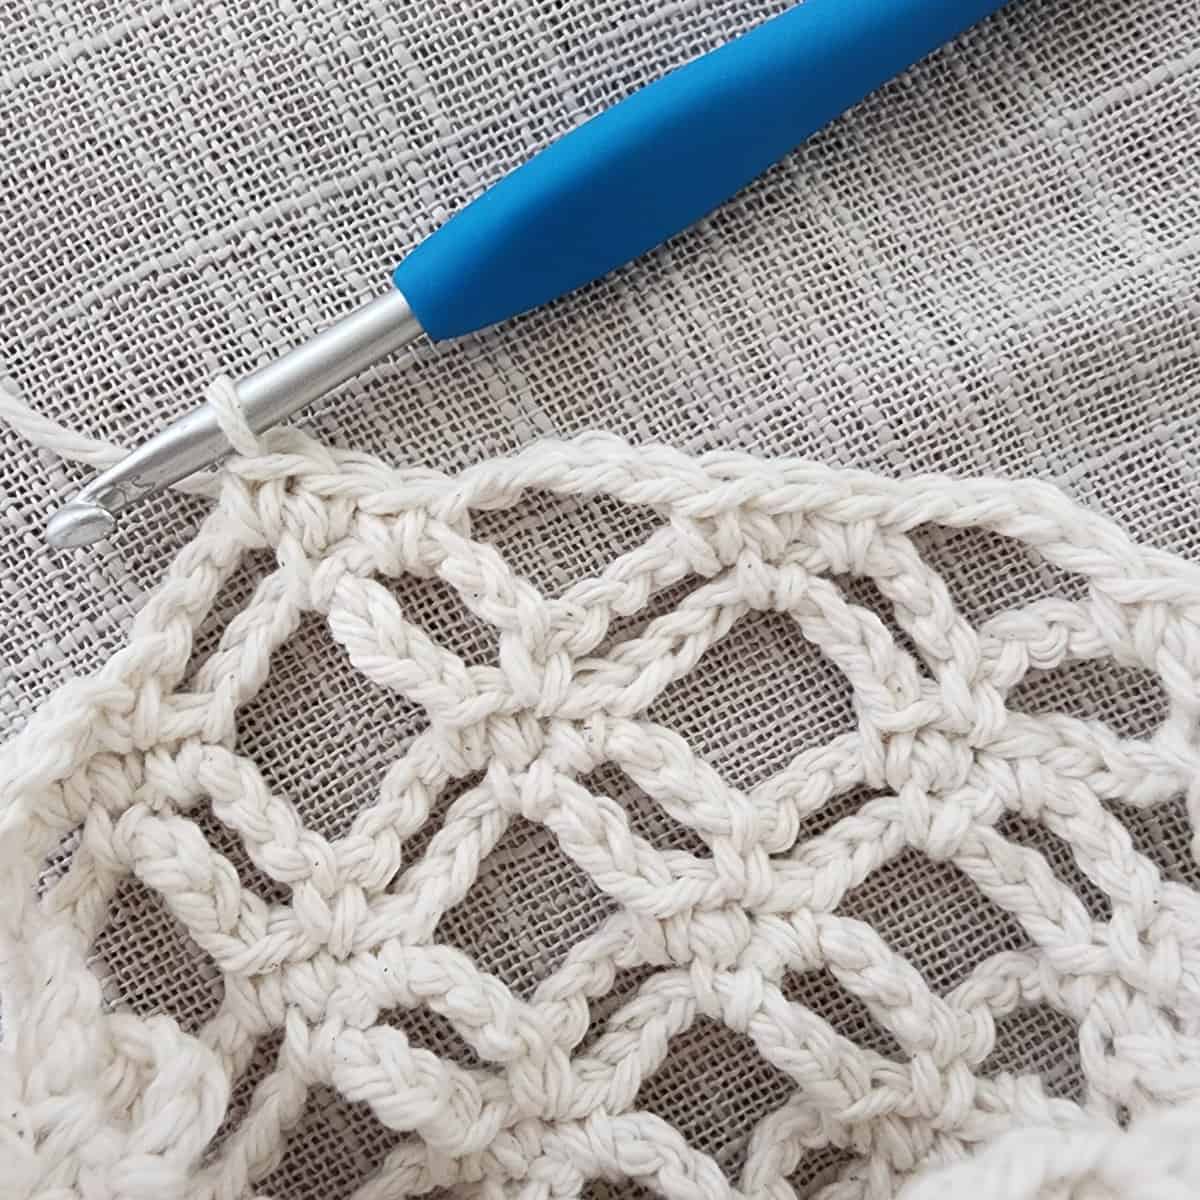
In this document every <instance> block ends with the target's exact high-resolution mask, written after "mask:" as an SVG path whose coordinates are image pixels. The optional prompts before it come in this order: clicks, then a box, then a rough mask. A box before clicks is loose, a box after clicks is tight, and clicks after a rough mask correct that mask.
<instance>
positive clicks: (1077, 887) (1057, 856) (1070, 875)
mask: <svg viewBox="0 0 1200 1200" xmlns="http://www.w3.org/2000/svg"><path fill="white" fill-rule="evenodd" d="M996 832H997V833H1000V834H1003V836H1004V837H1006V838H1008V839H1009V841H1012V842H1016V843H1018V844H1019V845H1022V846H1026V847H1028V848H1029V849H1030V850H1036V851H1037V852H1038V853H1039V854H1040V855H1041V856H1042V857H1043V858H1044V859H1045V860H1046V862H1047V863H1048V864H1049V866H1050V869H1051V870H1052V871H1053V872H1054V874H1055V875H1057V876H1058V878H1059V879H1060V880H1061V881H1062V882H1063V884H1064V885H1065V886H1066V887H1067V888H1068V889H1069V890H1070V891H1071V892H1073V893H1074V894H1075V896H1076V897H1078V899H1079V900H1080V901H1081V902H1082V903H1083V906H1084V908H1086V909H1087V911H1088V912H1089V913H1090V914H1091V917H1092V919H1093V920H1096V921H1107V920H1108V919H1109V918H1110V917H1111V916H1112V900H1111V899H1109V897H1108V895H1107V894H1106V893H1105V892H1104V890H1103V889H1102V888H1101V887H1099V886H1098V885H1097V884H1095V883H1093V882H1092V881H1091V880H1090V879H1089V878H1088V877H1087V875H1085V874H1084V873H1083V871H1082V870H1081V869H1080V867H1079V864H1078V863H1077V862H1076V861H1075V854H1074V852H1073V851H1072V849H1071V846H1070V843H1069V842H1067V841H1065V840H1064V839H1063V838H1060V837H1059V836H1058V835H1057V834H1055V833H1052V832H1051V831H1050V830H1049V829H1047V828H1046V826H1045V825H1043V824H1042V823H1041V822H1040V821H1034V820H1031V819H1030V818H1029V817H1022V816H1020V815H1018V814H1017V813H1005V814H1004V816H1002V817H1001V818H1000V820H999V821H997V822H996Z"/></svg>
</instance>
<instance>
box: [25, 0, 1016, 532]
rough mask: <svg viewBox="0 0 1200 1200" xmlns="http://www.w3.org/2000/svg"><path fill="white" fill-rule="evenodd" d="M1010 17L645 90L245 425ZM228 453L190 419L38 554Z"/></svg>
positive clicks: (513, 299) (456, 233)
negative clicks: (968, 34) (974, 29)
mask: <svg viewBox="0 0 1200 1200" xmlns="http://www.w3.org/2000/svg"><path fill="white" fill-rule="evenodd" d="M1005 2H1006V0H805V2H804V3H801V4H800V5H799V6H798V7H796V8H792V9H789V10H788V11H786V12H784V13H781V14H780V15H779V16H776V17H773V18H771V19H770V20H768V21H766V22H764V23H763V24H761V25H759V26H757V27H755V28H754V29H752V30H750V31H749V32H748V33H746V34H743V35H742V36H741V37H739V38H736V39H735V40H734V41H732V42H729V43H727V44H726V45H724V46H721V47H719V48H718V49H716V50H713V51H711V52H710V53H708V54H705V55H703V56H701V57H700V58H697V59H694V60H693V61H692V62H690V63H688V64H686V65H685V66H683V67H680V68H678V69H677V70H675V71H672V72H671V73H670V74H668V75H665V76H663V77H662V78H660V79H658V80H656V81H655V82H653V83H650V84H648V85H647V86H646V87H644V88H642V89H641V90H639V91H636V92H634V93H633V94H632V95H630V96H629V97H627V98H626V99H624V100H622V101H621V102H620V103H619V104H617V105H615V106H614V107H612V108H610V109H608V110H606V111H605V112H602V113H601V114H600V115H599V116H596V117H593V118H592V119H591V120H589V121H587V122H585V123H584V124H582V125H580V126H578V127H577V128H576V129H574V130H572V131H571V132H569V133H567V134H566V135H564V136H563V137H562V138H560V139H559V140H558V141H555V142H552V143H551V144H550V145H549V146H548V147H546V148H545V149H544V150H542V151H541V152H540V153H538V154H536V155H534V157H532V158H531V159H529V160H528V161H527V162H525V163H524V164H523V165H522V166H520V167H518V168H517V169H516V170H514V171H513V172H511V173H510V174H509V175H507V176H505V177H504V178H503V179H501V180H500V181H499V182H498V183H496V184H494V185H493V186H492V187H491V188H489V189H488V190H487V191H486V192H484V193H483V194H482V195H481V196H479V197H478V198H477V199H476V200H474V201H473V202H472V203H470V204H469V205H467V207H466V208H464V209H462V210H461V211H460V212H458V213H457V214H456V215H455V216H453V217H451V219H450V220H449V221H447V222H446V223H445V224H444V225H443V226H441V228H439V229H438V230H436V231H435V232H434V233H433V234H432V235H430V236H429V237H428V238H426V239H425V240H424V241H423V242H421V243H420V244H419V245H418V246H417V247H416V248H415V249H414V250H413V251H412V252H411V253H410V254H409V255H408V256H407V257H406V258H404V259H403V261H402V262H401V263H400V265H399V266H398V267H396V269H395V271H394V273H393V276H392V283H393V285H394V286H393V287H392V289H391V290H389V292H388V293H387V294H385V295H383V296H380V297H379V298H378V299H375V300H372V301H370V302H369V303H368V304H366V305H365V306H363V307H362V308H360V309H357V310H356V311H354V312H352V313H351V314H350V315H349V316H347V317H345V318H343V319H342V320H340V321H338V322H337V323H335V324H334V325H332V326H330V327H329V328H328V329H326V330H325V331H324V332H322V333H320V334H318V335H317V336H316V337H315V338H313V339H311V340H310V341H308V342H307V343H305V344H303V345H301V346H299V347H298V348H296V349H293V350H291V351H289V352H287V353H285V354H284V355H283V356H282V357H280V358H278V359H276V360H275V361H274V362H271V363H268V364H267V365H266V366H263V367H260V368H259V369H258V370H256V371H254V372H253V373H252V374H250V375H248V376H246V377H245V378H244V379H242V380H240V381H239V382H238V383H237V385H236V393H237V399H238V403H239V405H240V407H241V409H242V412H243V413H244V415H245V418H246V421H247V423H248V424H249V426H250V427H251V428H252V429H253V430H254V431H255V432H261V431H262V430H264V429H267V428H269V427H270V426H272V425H275V424H277V423H278V422H280V421H282V420H283V419H284V418H285V417H287V416H289V415H290V414H292V413H294V412H296V411H297V410H298V409H300V408H302V407H304V406H305V405H306V404H309V403H310V402H312V401H313V400H315V399H316V398H317V397H318V396H322V395H324V394H325V393H327V392H329V391H330V390H331V389H333V388H335V387H337V386H338V385H339V384H341V383H344V382H345V381H346V380H347V379H350V378H351V377H352V376H354V375H356V374H357V373H358V372H360V371H362V370H363V369H364V368H365V367H367V366H368V365H369V364H371V363H374V362H376V361H378V360H379V359H381V358H383V357H384V356H385V355H388V354H390V353H392V352H393V351H395V350H398V349H400V348H401V347H403V346H406V345H408V344H409V343H411V342H413V341H415V340H416V339H418V338H419V337H422V336H425V337H428V338H430V339H433V340H435V341H436V340H442V339H447V338H456V337H461V336H463V335H464V334H468V333H472V332H474V331H476V330H479V329H484V328H486V327H488V326H491V325H494V324H496V323H498V322H500V321H504V320H506V319H508V318H510V317H514V316H517V315H518V314H520V313H523V312H526V311H528V310H529V309H532V308H536V307H538V306H540V305H542V304H546V303H548V302H549V301H551V300H554V299H556V298H557V297H559V296H562V295H564V294H565V293H567V292H571V291H574V290H575V289H576V288H578V287H580V286H582V285H584V284H586V283H589V282H591V281H593V280H595V279H599V278H601V277H602V276H604V275H607V274H608V273H609V272H610V271H612V270H614V269H615V268H617V267H619V266H622V265H623V264H625V263H627V262H630V261H631V260H633V259H635V258H638V257H639V256H641V255H642V254H643V253H645V252H646V251H648V250H651V249H653V248H654V247H655V246H657V245H659V244H661V243H662V242H664V241H666V240H667V239H668V238H670V237H672V236H673V235H674V234H677V233H679V232H681V231H682V230H684V229H686V228H688V227H689V226H690V225H692V224H694V223H695V222H696V221H698V220H699V219H700V218H701V217H703V216H705V215H706V214H707V213H709V212H711V211H712V210H713V209H715V208H716V207H717V206H718V205H720V204H721V203H722V202H724V201H725V200H727V199H728V198H729V197H730V196H732V195H734V194H735V193H736V192H738V191H740V190H741V189H742V188H743V187H744V186H745V185H746V184H748V183H749V182H750V181H751V180H753V179H754V178H755V177H756V176H758V175H760V174H761V173H762V172H763V171H765V170H766V169H767V168H768V167H769V166H771V164H772V163H774V162H776V161H778V160H779V159H780V158H782V157H783V156H784V155H785V154H787V153H788V152H789V151H791V150H792V149H794V148H795V147H796V146H797V145H799V144H800V143H801V142H802V141H804V139H805V138H807V137H809V136H810V135H811V134H813V133H815V132H816V131H817V130H818V129H820V128H822V127H823V126H825V125H827V124H828V123H829V122H830V121H832V120H833V119H834V118H835V117H837V116H838V115H839V114H841V113H842V112H844V111H845V110H846V109H848V108H850V107H851V106H852V105H854V104H856V103H858V101H860V100H861V99H863V97H865V96H866V95H868V94H869V93H870V92H872V91H874V90H875V89H876V88H878V87H880V86H881V85H882V84H884V83H886V82H887V81H888V80H889V79H891V78H893V77H894V76H896V75H898V74H899V73H900V72H901V71H904V70H906V69H907V68H908V67H910V66H911V65H912V64H914V63H915V62H917V61H918V60H920V59H921V58H924V57H925V56H926V55H927V54H929V53H931V52H932V51H934V50H936V49H937V48H938V47H939V46H942V45H944V44H945V43H946V42H948V41H950V40H952V39H953V38H955V37H957V36H958V35H959V34H960V33H962V32H963V31H964V30H966V29H968V28H969V27H970V26H972V25H974V24H975V23H976V22H978V21H980V20H982V19H983V18H984V17H986V16H988V15H990V14H991V13H993V12H994V11H996V10H997V9H999V8H1000V7H1002V6H1003V4H1004V3H1005ZM230 449H231V448H230V446H229V444H228V442H227V441H226V438H225V436H224V434H223V433H222V432H221V429H220V427H219V425H218V423H217V419H216V415H215V413H214V412H213V410H212V409H211V408H210V407H208V406H207V405H205V406H201V407H200V408H197V409H195V410H193V411H192V412H189V413H187V414H185V415H184V416H183V417H180V418H179V419H178V420H176V421H175V422H173V423H172V424H170V425H168V426H167V427H166V428H164V429H163V430H162V431H161V432H160V433H158V434H156V435H155V436H154V437H153V438H151V439H150V440H149V441H147V442H145V443H143V444H142V445H141V446H139V447H138V448H136V449H135V450H133V451H132V452H131V453H130V454H129V455H127V456H126V457H125V458H124V459H122V460H121V461H120V462H118V463H117V464H116V465H115V466H113V467H111V468H109V469H108V470H106V471H104V472H102V473H101V474H100V475H98V476H96V478H95V479H93V480H92V481H91V482H90V483H89V484H88V485H87V486H86V487H84V488H83V489H82V491H80V492H79V494H78V495H77V496H76V497H75V498H74V499H73V500H71V501H70V502H69V503H67V504H66V505H65V506H64V507H63V508H62V509H60V510H59V511H58V512H57V513H56V514H55V515H54V516H53V517H52V518H51V520H50V522H49V524H48V526H47V529H46V536H47V540H48V541H49V542H50V544H51V545H53V546H57V547H68V546H82V545H87V544H89V543H91V542H94V541H96V540H98V539H99V538H102V537H104V536H106V535H107V534H108V533H109V532H111V530H112V529H113V527H114V525H115V522H116V518H117V516H118V515H119V514H120V513H121V511H122V510H123V509H125V508H127V507H128V506H129V505H131V504H132V503H134V502H135V501H137V500H139V499H141V498H142V497H145V496H148V495H151V494H153V493H155V492H158V491H160V490H161V489H163V488H165V487H168V486H169V485H170V484H173V483H176V482H178V481H180V480H182V479H184V478H186V477H187V476H189V475H191V474H193V473H194V472H196V471H198V470H200V469H202V468H204V467H207V466H210V465H212V464H213V463H216V462H218V461H220V460H221V459H222V458H224V457H225V456H226V455H227V454H228V453H229V452H230Z"/></svg>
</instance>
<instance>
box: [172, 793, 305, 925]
mask: <svg viewBox="0 0 1200 1200" xmlns="http://www.w3.org/2000/svg"><path fill="white" fill-rule="evenodd" d="M188 818H189V819H190V820H191V822H192V823H193V824H194V825H195V826H196V827H197V828H198V829H199V830H200V832H201V833H203V834H204V838H205V841H207V842H208V844H209V845H210V846H211V847H212V848H213V849H214V850H216V851H217V852H218V853H220V854H221V855H223V856H224V857H225V858H226V859H228V860H229V863H230V864H231V865H232V867H233V869H234V870H235V871H236V872H237V874H238V882H239V883H241V885H242V887H244V888H245V889H246V890H247V891H249V892H253V893H254V894H255V895H256V896H258V897H259V898H260V899H262V900H265V901H266V902H267V903H268V904H287V903H288V902H289V901H290V900H291V898H292V889H291V888H290V887H288V885H287V884H286V883H280V882H279V881H278V880H275V879H272V878H271V877H270V875H268V874H267V873H266V872H265V871H262V870H260V869H259V868H258V867H257V866H256V865H255V863H254V860H253V859H251V857H250V854H249V852H248V851H247V850H246V843H245V842H243V841H242V838H241V835H240V834H238V833H236V832H235V831H234V830H232V829H230V828H229V827H228V826H227V825H225V824H223V823H222V821H221V820H220V819H219V818H218V817H217V815H216V813H214V812H213V810H212V806H211V805H210V804H209V803H208V802H207V801H203V802H201V803H200V804H198V805H196V807H195V808H193V809H192V810H191V811H190V812H189V813H188Z"/></svg>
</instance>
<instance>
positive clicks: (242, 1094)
mask: <svg viewBox="0 0 1200 1200" xmlns="http://www.w3.org/2000/svg"><path fill="white" fill-rule="evenodd" d="M282 1045H283V1030H282V1029H275V1030H272V1031H271V1032H270V1033H268V1034H264V1036H262V1037H260V1038H259V1039H258V1041H257V1042H256V1043H255V1045H254V1052H253V1053H252V1054H251V1056H250V1061H249V1062H248V1063H247V1064H246V1068H245V1070H243V1071H242V1073H241V1075H240V1076H239V1077H238V1078H237V1079H236V1080H234V1082H233V1087H232V1088H230V1090H229V1103H228V1104H227V1105H226V1107H225V1116H224V1118H223V1119H222V1121H221V1125H220V1127H219V1128H218V1129H217V1132H216V1133H215V1134H214V1135H213V1139H212V1141H211V1142H209V1144H208V1147H207V1149H206V1151H205V1161H206V1162H211V1161H212V1160H213V1159H215V1158H216V1157H217V1156H218V1154H219V1153H220V1151H221V1147H222V1146H223V1145H224V1144H225V1142H226V1140H227V1139H228V1137H229V1136H230V1134H232V1133H233V1131H234V1130H235V1129H237V1127H238V1126H239V1125H240V1124H241V1123H242V1121H243V1120H245V1118H246V1115H247V1114H248V1113H249V1111H250V1104H251V1102H252V1101H253V1099H254V1089H255V1088H257V1087H258V1085H259V1084H260V1083H262V1081H263V1080H264V1079H266V1077H267V1076H268V1075H270V1073H271V1072H272V1071H273V1070H275V1068H276V1066H278V1060H279V1049H280V1047H281V1046H282Z"/></svg>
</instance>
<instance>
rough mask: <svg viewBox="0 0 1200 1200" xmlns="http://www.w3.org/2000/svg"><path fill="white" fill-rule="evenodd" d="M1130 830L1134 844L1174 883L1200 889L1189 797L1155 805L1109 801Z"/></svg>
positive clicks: (1108, 804) (1112, 809) (1109, 807)
mask: <svg viewBox="0 0 1200 1200" xmlns="http://www.w3.org/2000/svg"><path fill="white" fill-rule="evenodd" d="M1105 807H1106V808H1107V809H1108V810H1109V812H1111V813H1113V814H1114V815H1115V816H1116V818H1117V820H1119V821H1120V822H1121V824H1122V825H1124V826H1125V828H1126V829H1127V830H1128V831H1129V836H1130V837H1131V838H1132V839H1133V844H1134V847H1135V848H1136V849H1137V850H1138V851H1139V852H1140V853H1141V854H1144V855H1145V856H1146V857H1147V858H1148V859H1149V860H1150V861H1151V862H1152V863H1153V864H1154V865H1155V866H1156V867H1157V868H1158V869H1159V871H1161V872H1162V875H1163V878H1164V879H1168V880H1170V881H1171V882H1172V883H1183V884H1187V886H1188V887H1192V888H1200V863H1197V862H1196V859H1195V858H1194V857H1193V855H1192V848H1191V845H1192V836H1193V833H1194V831H1193V829H1192V822H1191V818H1190V817H1189V816H1188V810H1187V800H1186V799H1185V798H1184V797H1183V796H1176V797H1174V798H1173V799H1171V800H1167V801H1166V802H1165V803H1163V804H1159V805H1156V806H1155V807H1154V808H1145V809H1139V808H1133V807H1131V806H1130V805H1128V804H1116V803H1105Z"/></svg>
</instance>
